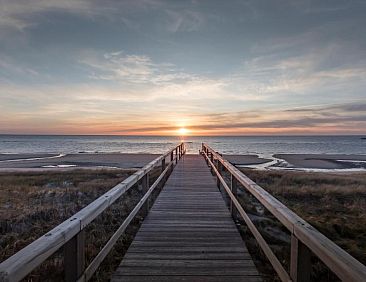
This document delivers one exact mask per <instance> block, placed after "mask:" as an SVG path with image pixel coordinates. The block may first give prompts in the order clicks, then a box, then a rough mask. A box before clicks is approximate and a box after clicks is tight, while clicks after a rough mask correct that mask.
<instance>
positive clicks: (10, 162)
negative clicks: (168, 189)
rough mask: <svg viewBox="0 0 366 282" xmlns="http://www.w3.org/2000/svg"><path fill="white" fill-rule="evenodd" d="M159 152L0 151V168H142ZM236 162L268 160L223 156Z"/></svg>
mask: <svg viewBox="0 0 366 282" xmlns="http://www.w3.org/2000/svg"><path fill="white" fill-rule="evenodd" d="M158 156H160V155H159V154H123V153H100V154H88V153H81V154H69V155H64V156H60V155H55V154H12V155H7V154H0V171H25V170H26V171H41V170H55V169H57V170H72V169H80V168H81V169H82V168H88V169H90V168H103V167H105V168H119V169H131V168H141V167H143V166H144V165H146V164H147V163H149V162H151V161H152V160H154V159H155V158H157V157H158ZM224 157H225V158H227V159H228V160H229V161H230V162H232V163H233V164H236V165H255V164H262V163H266V162H269V161H271V160H269V159H262V158H259V157H258V156H257V155H224Z"/></svg>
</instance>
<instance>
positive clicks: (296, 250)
mask: <svg viewBox="0 0 366 282" xmlns="http://www.w3.org/2000/svg"><path fill="white" fill-rule="evenodd" d="M310 273H311V252H310V250H309V248H308V247H306V246H305V245H304V244H303V243H302V242H301V241H300V240H299V239H297V238H296V236H295V235H294V234H292V235H291V264H290V276H291V278H292V281H294V282H309V281H310Z"/></svg>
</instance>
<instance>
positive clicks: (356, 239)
mask: <svg viewBox="0 0 366 282" xmlns="http://www.w3.org/2000/svg"><path fill="white" fill-rule="evenodd" d="M242 171H243V172H244V173H245V174H246V175H247V176H248V177H250V178H251V179H252V180H253V181H255V182H256V183H257V184H259V185H260V186H261V187H263V188H264V189H265V190H267V191H268V192H270V193H271V194H272V195H273V196H275V197H276V198H277V199H279V200H280V201H281V202H282V203H284V204H285V205H286V206H288V207H289V208H290V209H291V210H293V211H294V212H295V213H296V214H298V215H299V216H300V217H302V218H303V219H305V220H306V221H308V222H309V223H310V224H311V225H313V226H314V227H315V228H316V229H318V230H319V231H320V232H321V233H323V234H324V235H325V236H327V237H328V238H329V239H331V240H332V241H334V242H335V243H336V244H337V245H339V246H340V247H342V248H343V249H344V250H346V251H347V252H348V253H350V254H351V255H352V256H354V257H355V258H356V259H358V260H359V261H360V262H362V263H363V264H366V217H365V214H366V173H364V172H360V173H323V172H322V173H320V172H296V171H262V170H252V169H242ZM240 200H241V203H242V205H243V206H244V207H245V209H246V210H247V212H248V213H250V214H251V216H252V217H253V218H254V221H255V223H256V225H257V226H258V228H259V229H260V231H261V233H262V235H263V236H264V237H265V238H266V240H267V241H268V242H269V243H270V245H271V247H272V249H273V250H274V251H275V253H276V254H277V255H278V257H279V258H280V260H281V261H282V262H283V263H284V265H285V266H286V267H287V268H288V267H289V239H290V236H289V234H288V233H287V231H286V230H285V229H284V228H283V227H282V225H281V224H280V223H279V222H278V221H276V220H275V219H274V218H273V217H271V215H270V214H269V213H268V212H264V211H263V209H261V208H258V207H259V206H260V205H259V204H258V202H257V201H256V200H255V199H254V198H253V197H250V196H248V194H245V193H243V194H241V197H240ZM244 229H245V228H244ZM245 231H247V230H245ZM250 244H252V245H253V246H252V251H253V252H254V253H257V255H258V256H259V257H260V256H262V258H261V259H262V260H263V259H264V257H263V254H259V252H258V251H256V250H255V248H256V247H257V246H254V245H256V244H254V243H253V242H250V243H249V245H250ZM315 261H316V260H315ZM264 264H267V265H268V263H267V262H264ZM261 268H262V270H263V271H264V272H266V269H265V268H266V267H263V264H262V266H261ZM313 279H315V280H314V281H334V280H333V279H335V277H334V276H333V275H332V274H331V273H330V272H329V271H328V270H327V269H326V267H325V266H324V265H322V263H320V262H318V261H316V262H315V266H314V273H313ZM269 281H270V280H269Z"/></svg>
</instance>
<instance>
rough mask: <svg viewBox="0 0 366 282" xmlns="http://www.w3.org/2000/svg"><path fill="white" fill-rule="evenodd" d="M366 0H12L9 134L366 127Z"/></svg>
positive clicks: (2, 102)
mask: <svg viewBox="0 0 366 282" xmlns="http://www.w3.org/2000/svg"><path fill="white" fill-rule="evenodd" d="M365 89H366V0H354V1H352V0H348V1H346V0H327V1H326V0H314V1H311V0H273V1H269V0H242V1H235V0H228V1H222V0H202V1H199V0H195V1H193V0H192V1H184V0H180V1H174V0H170V1H163V0H125V1H123V0H122V1H113V0H103V1H102V0H73V1H71V0H70V1H69V0H22V1H20V0H0V134H111V135H112V134H113V135H176V134H178V133H179V132H182V130H181V131H179V129H180V128H185V129H186V132H187V134H190V135H288V134H294V135H299V134H300V135H302V134H365V133H366V92H365Z"/></svg>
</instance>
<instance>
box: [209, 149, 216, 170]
mask: <svg viewBox="0 0 366 282" xmlns="http://www.w3.org/2000/svg"><path fill="white" fill-rule="evenodd" d="M210 160H211V163H212V165H215V164H214V161H213V154H212V152H210ZM211 174H212V175H213V174H214V170H213V168H212V167H211Z"/></svg>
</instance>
